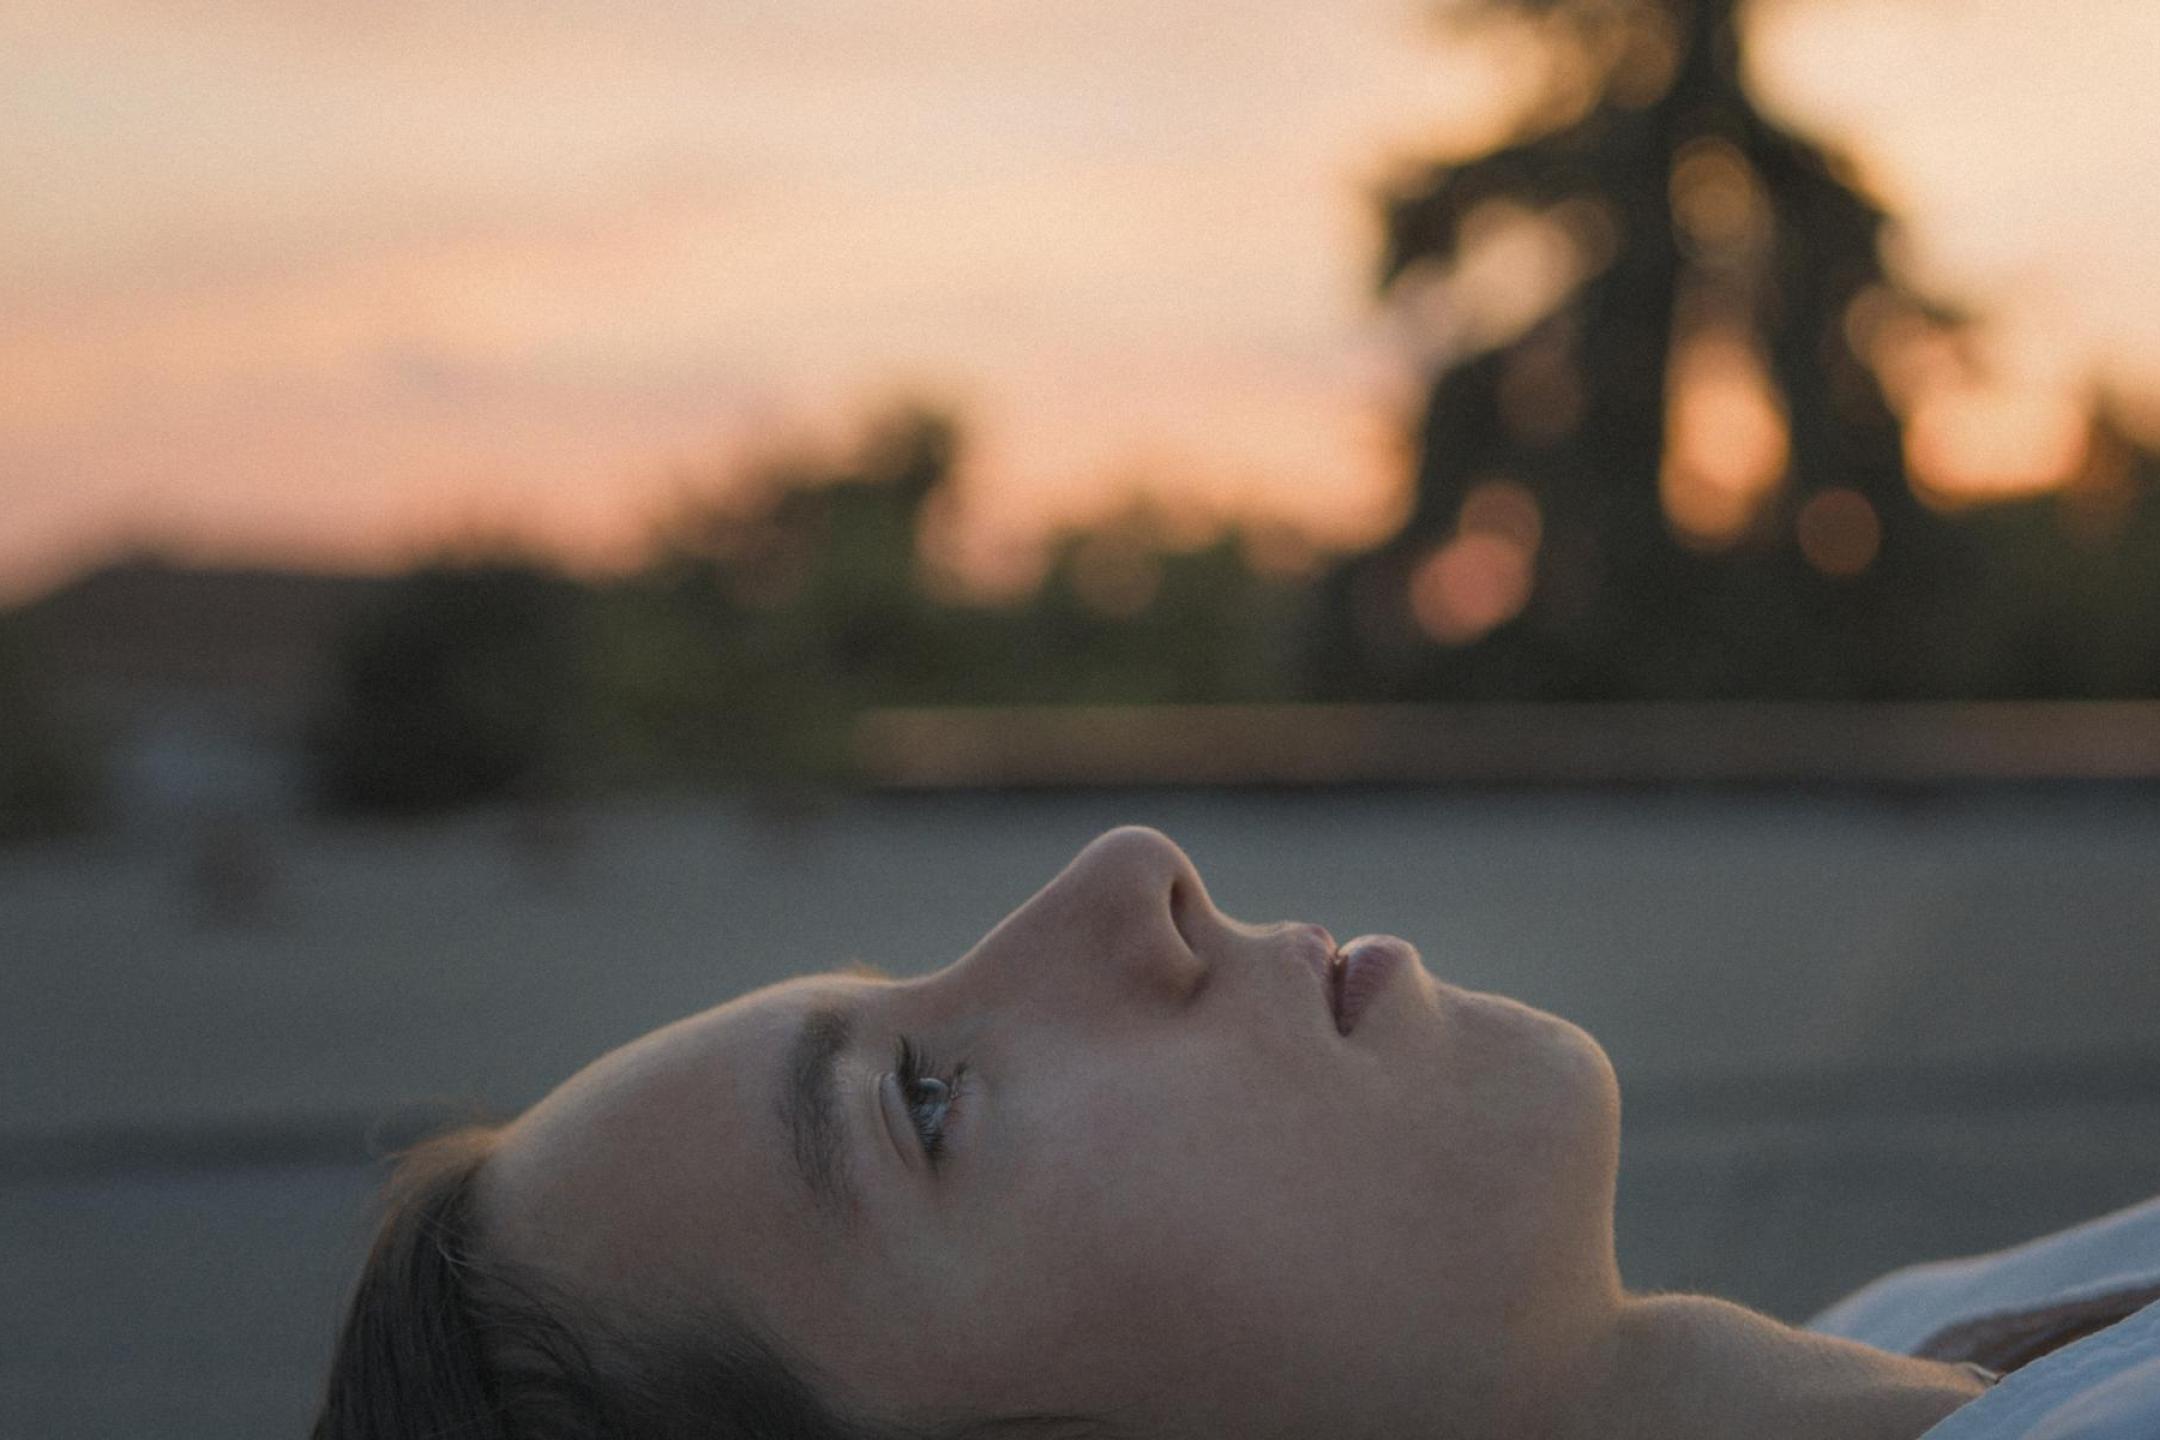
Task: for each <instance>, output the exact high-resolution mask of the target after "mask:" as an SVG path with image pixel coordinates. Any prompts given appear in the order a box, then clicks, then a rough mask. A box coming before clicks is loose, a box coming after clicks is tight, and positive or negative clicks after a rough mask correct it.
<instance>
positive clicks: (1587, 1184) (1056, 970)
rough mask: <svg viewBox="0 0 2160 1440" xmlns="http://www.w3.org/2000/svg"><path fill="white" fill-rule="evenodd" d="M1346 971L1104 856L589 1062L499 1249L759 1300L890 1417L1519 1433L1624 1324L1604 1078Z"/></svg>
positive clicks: (1322, 942) (1183, 1429) (516, 1161)
mask: <svg viewBox="0 0 2160 1440" xmlns="http://www.w3.org/2000/svg"><path fill="white" fill-rule="evenodd" d="M1341 951H1342V953H1343V954H1345V955H1347V956H1348V957H1349V963H1348V965H1347V966H1340V965H1333V964H1331V961H1332V960H1333V959H1334V957H1335V956H1336V954H1337V947H1336V945H1335V943H1334V941H1333V940H1332V939H1331V938H1330V937H1329V936H1328V935H1327V933H1326V932H1325V931H1323V930H1321V929H1319V928H1318V927H1317V926H1312V925H1306V924H1297V923H1283V924H1275V925H1257V926H1256V925H1248V924H1243V923H1240V922H1238V921H1235V920H1232V919H1230V918H1229V917H1227V916H1225V915H1223V914H1222V913H1221V912H1220V911H1218V910H1217V909H1215V907H1214V906H1213V904H1211V903H1210V901H1209V899H1208V895H1207V891H1206V890H1205V888H1204V887H1203V885H1202V883H1201V879H1200V876H1199V875H1198V873H1197V872H1196V871H1195V870H1194V868H1193V865H1192V863H1191V861H1189V860H1188V859H1187V858H1186V856H1185V855H1184V853H1183V852H1182V851H1180V850H1179V849H1178V848H1177V847H1176V846H1175V845H1174V844H1172V843H1171V842H1170V841H1169V840H1167V839H1165V838H1164V837H1163V836H1161V835H1159V834H1157V833H1155V832H1154V831H1151V830H1141V829H1126V830H1117V831H1112V832H1111V833H1110V834H1107V835H1105V836H1103V837H1102V838H1100V839H1098V840H1097V841H1095V842H1094V843H1093V844H1091V845H1089V846H1088V847H1087V848H1086V849H1085V850H1084V851H1082V852H1081V853H1080V855H1079V856H1078V857H1077V858H1076V859H1074V860H1073V861H1072V863H1071V864H1070V865H1068V866H1067V867H1066V869H1065V870H1064V871H1063V872H1062V873H1061V874H1059V875H1058V876H1057V877H1056V878H1055V879H1054V880H1052V881H1051V883H1050V884H1049V885H1048V886H1046V887H1045V888H1044V889H1043V890H1042V891H1041V892H1039V893H1038V894H1037V895H1035V896H1034V898H1032V899H1030V900H1029V901H1028V902H1027V903H1026V904H1024V905H1022V906H1021V907H1020V908H1019V909H1018V910H1015V911H1014V912H1013V913H1012V914H1011V915H1010V916H1008V917H1007V918H1006V919H1005V920H1004V921H1003V922H1002V923H1001V924H999V925H998V926H997V928H995V929H994V930H992V931H991V932H990V933H989V934H988V935H987V936H985V937H984V938H983V939H982V940H981V941H980V942H979V943H978V944H977V945H976V946H975V947H974V948H973V949H971V950H970V951H969V952H968V953H967V954H966V955H964V956H963V957H961V958H960V959H959V960H958V961H956V962H955V963H953V964H952V965H950V966H948V967H946V968H945V969H943V970H940V971H937V972H935V973H933V974H930V975H926V976H923V977H921V978H917V979H909V980H900V981H892V980H885V979H880V978H873V977H869V976H862V975H831V976H819V977H813V978H808V979H802V980H796V981H791V982H789V983H786V984H783V985H779V986H776V987H773V988H771V989H767V990H763V991H759V992H757V993H755V994H752V995H749V996H746V997H744V998H742V999H739V1000H736V1001H733V1002H732V1003H729V1004H726V1005H723V1006H720V1007H719V1008H717V1009H715V1010H711V1011H708V1012H706V1013H704V1014H700V1015H695V1016H692V1017H690V1018H688V1019H686V1020H683V1021H680V1022H678V1023H676V1024H674V1025H671V1026H668V1027H667V1028H665V1029H662V1030H659V1031H657V1032H655V1033H653V1034H651V1035H648V1036H646V1037H644V1038H643V1039H641V1040H638V1041H636V1042H635V1043H633V1044H631V1045H628V1046H625V1047H624V1048H622V1049H620V1050H618V1051H615V1052H614V1053H612V1054H610V1055H608V1056H606V1057H604V1058H602V1059H601V1060H599V1061H598V1062H596V1063H595V1064H593V1065H592V1066H590V1067H588V1068H587V1069H586V1070H584V1071H583V1072H581V1073H580V1074H578V1075H577V1076H575V1077H574V1078H572V1079H571V1080H570V1081H568V1082H567V1083H566V1084H564V1085H563V1086H562V1087H561V1088H559V1089H558V1090H556V1091H555V1092H554V1093H553V1094H552V1095H550V1096H549V1097H547V1098H546V1099H545V1100H543V1101H542V1102H540V1103H539V1104H538V1105H536V1106H534V1107H533V1109H532V1110H531V1111H529V1112H528V1113H527V1114H526V1115H524V1116H523V1117H522V1118H521V1119H520V1120H519V1121H518V1122H517V1123H516V1124H515V1125H514V1126H512V1127H511V1128H510V1130H509V1131H508V1133H507V1135H506V1137H505V1139H504V1141H503V1144H502V1146H501V1148H500V1149H499V1151H498V1152H497V1153H496V1155H495V1158H494V1160H493V1161H492V1162H491V1164H490V1167H489V1171H488V1176H487V1180H486V1188H485V1190H484V1197H485V1206H484V1209H485V1213H486V1218H487V1225H488V1228H489V1230H490V1231H491V1233H492V1234H493V1236H494V1238H495V1243H497V1244H499V1245H501V1246H503V1247H504V1248H505V1250H506V1251H507V1253H509V1254H510V1255H511V1256H513V1257H514V1258H516V1259H518V1260H520V1261H522V1262H524V1263H526V1264H528V1265H531V1266H534V1267H536V1268H538V1269H539V1270H540V1271H541V1272H542V1273H543V1274H545V1275H547V1276H548V1277H549V1278H550V1279H551V1280H553V1281H555V1282H556V1283H558V1284H559V1285H561V1286H562V1287H563V1288H564V1289H566V1290H567V1291H569V1292H570V1293H573V1294H584V1295H589V1296H592V1297H594V1298H596V1299H600V1300H605V1301H608V1302H611V1303H614V1304H618V1305H624V1306H629V1307H633V1308H635V1307H643V1308H645V1309H654V1308H656V1307H663V1306H669V1305H674V1304H678V1303H681V1304H686V1305H694V1304H695V1303H696V1302H698V1301H700V1300H718V1301H720V1302H722V1303H724V1304H725V1305H727V1306H728V1307H730V1308H731V1309H732V1310H734V1311H736V1312H738V1313H741V1314H745V1315H749V1316H753V1317H755V1318H756V1320H757V1321H758V1323H759V1324H760V1325H761V1326H762V1327H763V1328H764V1329H765V1330H767V1331H769V1332H770V1334H771V1335H772V1336H774V1337H775V1338H777V1339H778V1340H779V1341H780V1342H781V1344H783V1345H784V1346H785V1347H786V1348H787V1350H788V1351H789V1352H791V1353H792V1354H793V1355H794V1356H795V1357H797V1358H798V1360H799V1361H800V1362H801V1363H802V1364H803V1366H804V1367H805V1368H806V1369H807V1371H808V1372H809V1373H810V1375H811V1376H812V1377H813V1378H814V1380H815V1381H816V1383H818V1384H819V1385H820V1386H822V1387H824V1388H825V1389H826V1390H827V1391H828V1392H829V1393H831V1394H833V1395H834V1397H835V1398H836V1399H837V1400H838V1401H839V1402H840V1403H841V1404H843V1405H846V1406H849V1407H851V1408H854V1409H856V1410H858V1411H860V1412H861V1413H866V1414H874V1415H878V1416H881V1417H891V1418H896V1419H900V1420H903V1421H905V1420H910V1419H920V1420H924V1421H931V1420H945V1419H949V1418H950V1417H953V1416H956V1415H965V1416H984V1415H1020V1414H1034V1415H1040V1414H1064V1415H1088V1416H1102V1417H1108V1418H1111V1419H1114V1420H1115V1421H1117V1422H1119V1423H1120V1424H1122V1425H1124V1426H1126V1427H1128V1428H1130V1429H1131V1430H1133V1431H1135V1432H1137V1433H1146V1434H1166V1435H1187V1434H1191V1435H1204V1434H1212V1435H1250V1436H1265V1435H1271V1434H1335V1435H1380V1434H1403V1433H1411V1432H1412V1430H1413V1429H1414V1430H1416V1431H1418V1432H1429V1431H1433V1430H1442V1431H1444V1429H1445V1425H1446V1424H1447V1423H1451V1422H1452V1423H1459V1424H1460V1425H1461V1426H1462V1428H1463V1429H1465V1430H1466V1431H1470V1430H1482V1429H1490V1430H1491V1431H1492V1433H1510V1431H1511V1430H1515V1429H1521V1430H1527V1429H1529V1427H1530V1423H1531V1422H1533V1421H1534V1418H1535V1409H1536V1406H1537V1404H1538V1399H1539V1396H1540V1395H1541V1393H1548V1392H1549V1391H1550V1390H1552V1389H1553V1388H1554V1387H1553V1386H1551V1385H1549V1384H1547V1383H1546V1382H1548V1381H1552V1380H1557V1379H1558V1378H1560V1377H1561V1376H1562V1375H1563V1374H1566V1375H1568V1376H1570V1377H1572V1376H1574V1375H1575V1374H1576V1373H1577V1372H1578V1371H1579V1370H1580V1369H1581V1368H1582V1367H1586V1366H1590V1365H1593V1364H1595V1363H1596V1358H1595V1356H1594V1355H1592V1354H1591V1353H1589V1352H1590V1349H1591V1346H1592V1343H1593V1342H1592V1339H1591V1337H1595V1336H1599V1335H1603V1334H1605V1333H1607V1332H1608V1330H1609V1324H1608V1321H1609V1319H1610V1316H1611V1315H1612V1314H1613V1313H1614V1312H1615V1311H1616V1309H1617V1307H1618V1306H1619V1304H1620V1299H1621V1295H1620V1286H1619V1278H1618V1273H1617V1269H1616V1267H1615V1264H1614V1260H1613V1247H1612V1192H1613V1175H1614V1167H1615V1160H1616V1152H1617V1131H1618V1102H1617V1094H1616V1090H1615V1087H1614V1082H1613V1077H1612V1071H1611V1068H1610V1066H1609V1065H1608V1064H1607V1062H1606V1059H1605V1056H1604V1054H1603V1052H1602V1051H1600V1050H1599V1049H1598V1047H1597V1046H1596V1045H1595V1043H1594V1042H1592V1041H1591V1040H1590V1038H1589V1037H1588V1036H1587V1035H1585V1034H1584V1033H1583V1032H1582V1031H1580V1030H1578V1029H1576V1028H1575V1027H1573V1026H1571V1025H1569V1024H1567V1023H1566V1022H1564V1021H1561V1020H1558V1019H1555V1018H1553V1017H1551V1016H1549V1015H1546V1014H1543V1013H1542V1012H1539V1011H1536V1010H1532V1009H1530V1008H1528V1007H1525V1006H1522V1005H1519V1004H1517V1003H1515V1002H1513V1001H1510V1000H1506V999H1503V998H1500V997H1498V996H1493V995H1486V994H1480V993H1476V992H1472V991H1466V990H1463V989H1460V988H1457V987H1455V986H1452V985H1449V984H1447V983H1445V982H1444V981H1443V980H1441V979H1439V978H1437V977H1436V976H1435V975H1434V974H1433V973H1432V972H1431V971H1429V970H1428V969H1427V968H1425V967H1424V966H1423V965H1421V964H1419V963H1417V961H1416V957H1415V955H1414V953H1413V952H1410V951H1409V950H1408V947H1407V946H1404V945H1403V943H1402V942H1400V941H1394V940H1389V939H1385V938H1368V939H1367V940H1365V941H1353V942H1351V943H1350V944H1349V945H1346V946H1343V947H1341ZM1438 968H1440V969H1442V970H1444V969H1445V965H1444V961H1443V963H1442V964H1441V965H1440V966H1439V967H1438ZM1495 1427H1497V1428H1495Z"/></svg>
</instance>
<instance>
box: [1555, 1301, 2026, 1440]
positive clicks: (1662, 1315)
mask: <svg viewBox="0 0 2160 1440" xmlns="http://www.w3.org/2000/svg"><path fill="white" fill-rule="evenodd" d="M1985 1388H1986V1387H1985V1386H1984V1385H1983V1384H1982V1382H1981V1381H1980V1380H1979V1379H1977V1378H1976V1377H1974V1376H1973V1375H1972V1374H1970V1373H1969V1372H1968V1371H1966V1370H1964V1369H1963V1368H1962V1367H1959V1366H1955V1365H1945V1364H1941V1363H1939V1362H1936V1361H1932V1360H1915V1359H1912V1358H1910V1357H1909V1356H1903V1355H1892V1354H1889V1353H1888V1352H1886V1351H1882V1350H1877V1349H1875V1348H1873V1347H1872V1346H1868V1345H1860V1344H1856V1343H1854V1342H1853V1341H1850V1340H1838V1339H1833V1338H1831V1337H1829V1336H1826V1335H1816V1334H1812V1333H1810V1332H1807V1331H1802V1330H1795V1329H1793V1328H1791V1327H1790V1326H1786V1325H1781V1324H1779V1323H1778V1322H1777V1321H1775V1320H1772V1319H1770V1318H1768V1317H1767V1316H1763V1315H1758V1314H1756V1313H1755V1312H1754V1311H1751V1310H1747V1309H1744V1308H1742V1307H1740V1306H1738V1305H1732V1304H1728V1303H1726V1302H1725V1301H1722V1300H1711V1299H1707V1298H1703V1297H1698V1296H1652V1297H1645V1298H1639V1299H1638V1298H1630V1299H1628V1300H1626V1301H1624V1302H1623V1303H1622V1305H1621V1307H1620V1309H1619V1311H1618V1312H1617V1313H1616V1315H1615V1317H1614V1325H1613V1329H1612V1330H1611V1332H1610V1333H1609V1343H1608V1344H1607V1345H1606V1346H1605V1347H1604V1362H1603V1363H1602V1364H1601V1366H1600V1367H1599V1371H1598V1373H1597V1377H1596V1378H1595V1379H1594V1380H1593V1382H1592V1383H1591V1384H1589V1385H1587V1386H1585V1387H1584V1388H1583V1389H1582V1390H1580V1391H1578V1399H1577V1400H1576V1402H1575V1403H1574V1404H1572V1405H1570V1406H1569V1407H1568V1409H1567V1411H1566V1413H1565V1415H1564V1416H1563V1417H1562V1418H1561V1419H1560V1420H1559V1422H1558V1423H1557V1425H1556V1426H1555V1427H1554V1431H1553V1433H1554V1435H1555V1437H1556V1440H1591V1437H1599V1440H1732V1437H1735V1436H1744V1437H1746V1440H1918V1437H1919V1436H1921V1435H1922V1434H1924V1433H1925V1432H1926V1431H1927V1430H1928V1429H1929V1428H1930V1427H1932V1426H1933V1425H1934V1424H1935V1423H1936V1422H1937V1421H1939V1420H1941V1419H1942V1418H1943V1417H1944V1416H1946V1415H1948V1414H1949V1413H1950V1412H1951V1411H1953V1410H1955V1409H1957V1408H1958V1407H1959V1406H1960V1405H1963V1404H1964V1403H1965V1402H1966V1401H1968V1400H1970V1399H1972V1398H1973V1397H1974V1396H1975V1395H1978V1394H1979V1393H1980V1392H1981V1391H1982V1390H1983V1389H1985Z"/></svg>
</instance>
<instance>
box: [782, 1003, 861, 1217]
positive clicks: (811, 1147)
mask: <svg viewBox="0 0 2160 1440" xmlns="http://www.w3.org/2000/svg"><path fill="white" fill-rule="evenodd" d="M854 1030H855V1024H854V1016H853V1014H852V1013H851V1012H850V1011H848V1010H845V1009H842V1008H840V1007H839V1006H831V1005H828V1006H820V1007H818V1008H816V1009H813V1010H811V1011H810V1012H809V1013H808V1014H806V1015H804V1016H803V1020H802V1024H801V1026H800V1027H798V1028H797V1029H796V1031H795V1039H794V1041H793V1042H792V1043H791V1044H789V1046H788V1049H787V1056H786V1058H785V1060H784V1061H783V1062H782V1063H783V1064H784V1066H785V1068H786V1071H787V1076H786V1081H785V1083H784V1084H783V1085H782V1087H781V1091H780V1095H781V1099H780V1116H781V1119H782V1120H783V1121H784V1122H785V1123H786V1125H787V1130H788V1141H789V1146H790V1148H791V1149H792V1150H793V1151H794V1154H795V1168H796V1171H797V1172H798V1173H799V1174H800V1176H801V1178H802V1182H803V1187H804V1188H805V1189H806V1190H808V1191H809V1192H810V1198H811V1200H812V1201H813V1202H814V1203H815V1204H816V1206H817V1207H818V1208H819V1209H820V1210H823V1211H826V1212H829V1213H837V1214H841V1215H848V1214H852V1213H853V1211H854V1209H855V1207H856V1204H857V1201H858V1197H857V1195H856V1192H855V1187H854V1180H853V1176H852V1175H851V1174H850V1172H849V1167H848V1163H847V1126H846V1122H845V1121H844V1120H843V1119H842V1118H841V1114H840V1107H839V1105H838V1103H837V1102H836V1100H835V1098H834V1090H835V1088H836V1086H835V1073H834V1072H835V1071H836V1069H837V1068H838V1065H839V1061H840V1055H841V1052H842V1051H844V1050H846V1049H847V1045H848V1040H849V1039H850V1037H851V1036H852V1035H853V1034H854Z"/></svg>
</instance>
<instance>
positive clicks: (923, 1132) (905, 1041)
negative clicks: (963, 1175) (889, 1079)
mask: <svg viewBox="0 0 2160 1440" xmlns="http://www.w3.org/2000/svg"><path fill="white" fill-rule="evenodd" d="M939 1069H940V1067H939V1066H938V1064H937V1062H936V1061H934V1060H932V1059H931V1058H930V1057H929V1056H928V1055H926V1054H925V1053H923V1051H922V1049H921V1048H920V1047H918V1046H917V1045H916V1044H915V1042H914V1041H913V1040H911V1039H909V1038H908V1037H907V1036H905V1035H903V1036H901V1037H900V1044H899V1047H898V1049H897V1050H896V1051H895V1053H894V1055H893V1079H894V1080H895V1082H897V1083H898V1085H899V1087H900V1100H901V1103H902V1104H904V1105H906V1106H907V1112H908V1121H909V1123H910V1124H912V1125H913V1126H914V1127H915V1135H916V1138H917V1139H919V1140H920V1141H921V1142H922V1150H923V1158H924V1159H925V1160H928V1161H929V1162H930V1165H931V1168H933V1169H935V1168H936V1167H937V1163H938V1159H939V1157H940V1156H941V1155H943V1154H944V1152H945V1123H946V1120H947V1118H948V1117H949V1116H951V1114H952V1109H953V1106H955V1105H957V1104H959V1103H960V1095H961V1091H962V1082H964V1081H965V1080H966V1079H967V1066H966V1065H956V1066H954V1067H953V1069H952V1073H951V1074H949V1075H945V1074H940V1073H939ZM931 1084H935V1085H937V1086H938V1087H939V1088H940V1089H941V1090H942V1091H943V1092H944V1093H943V1094H942V1095H940V1096H932V1097H930V1098H927V1099H926V1098H925V1097H924V1095H923V1091H924V1090H926V1089H927V1088H928V1087H929V1086H930V1085H931Z"/></svg>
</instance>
